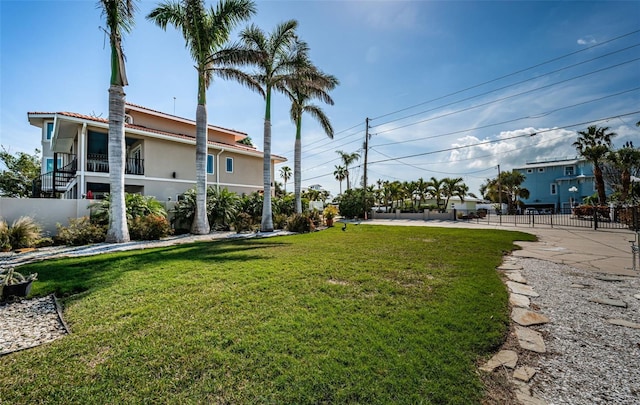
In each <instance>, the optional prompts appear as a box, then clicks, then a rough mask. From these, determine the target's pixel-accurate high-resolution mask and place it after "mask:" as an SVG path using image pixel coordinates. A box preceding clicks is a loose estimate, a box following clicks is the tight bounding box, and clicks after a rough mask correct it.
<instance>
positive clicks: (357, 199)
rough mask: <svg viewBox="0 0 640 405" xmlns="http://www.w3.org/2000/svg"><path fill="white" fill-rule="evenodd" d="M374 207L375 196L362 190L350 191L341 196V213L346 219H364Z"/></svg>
mask: <svg viewBox="0 0 640 405" xmlns="http://www.w3.org/2000/svg"><path fill="white" fill-rule="evenodd" d="M371 207H373V194H372V193H369V192H367V193H366V194H365V191H364V190H363V189H361V188H358V189H350V190H347V191H345V192H344V193H343V194H342V195H341V196H340V213H341V214H342V216H343V217H345V218H364V213H365V211H366V212H369V211H370V210H371Z"/></svg>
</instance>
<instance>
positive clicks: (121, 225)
mask: <svg viewBox="0 0 640 405" xmlns="http://www.w3.org/2000/svg"><path fill="white" fill-rule="evenodd" d="M99 4H100V6H101V7H102V15H104V16H105V17H106V20H107V29H108V30H109V31H108V34H109V42H110V44H111V82H110V86H109V183H110V186H111V190H110V195H111V205H110V207H109V229H108V231H107V237H106V241H107V242H111V243H123V242H128V241H129V227H128V226H127V216H126V205H125V197H124V159H125V150H126V149H125V140H124V103H125V93H124V89H123V87H124V86H126V85H128V84H129V82H128V81H127V73H126V70H125V63H124V53H123V51H122V34H123V33H125V32H126V33H128V32H131V28H133V23H134V19H133V13H134V12H135V9H136V7H135V4H134V1H133V0H100V3H99Z"/></svg>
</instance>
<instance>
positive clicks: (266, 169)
mask: <svg viewBox="0 0 640 405" xmlns="http://www.w3.org/2000/svg"><path fill="white" fill-rule="evenodd" d="M266 101H267V102H266V108H265V113H264V159H263V161H262V174H263V185H264V200H263V202H262V221H261V223H260V230H261V231H262V232H273V218H272V212H271V88H270V87H267V91H266Z"/></svg>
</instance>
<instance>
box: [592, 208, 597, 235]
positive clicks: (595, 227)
mask: <svg viewBox="0 0 640 405" xmlns="http://www.w3.org/2000/svg"><path fill="white" fill-rule="evenodd" d="M593 230H594V231H597V230H598V208H597V207H593Z"/></svg>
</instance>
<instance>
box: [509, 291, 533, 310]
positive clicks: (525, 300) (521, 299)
mask: <svg viewBox="0 0 640 405" xmlns="http://www.w3.org/2000/svg"><path fill="white" fill-rule="evenodd" d="M509 304H511V306H513V307H522V308H529V305H531V302H530V301H529V297H527V296H526V295H520V294H514V293H511V294H509Z"/></svg>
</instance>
